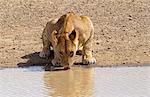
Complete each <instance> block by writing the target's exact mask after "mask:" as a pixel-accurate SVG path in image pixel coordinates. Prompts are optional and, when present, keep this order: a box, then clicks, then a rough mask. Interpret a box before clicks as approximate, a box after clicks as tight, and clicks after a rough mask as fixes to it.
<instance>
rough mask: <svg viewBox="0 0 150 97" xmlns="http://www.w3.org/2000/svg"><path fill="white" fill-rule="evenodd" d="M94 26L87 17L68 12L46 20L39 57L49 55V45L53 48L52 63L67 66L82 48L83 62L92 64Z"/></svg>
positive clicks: (93, 60)
mask: <svg viewBox="0 0 150 97" xmlns="http://www.w3.org/2000/svg"><path fill="white" fill-rule="evenodd" d="M93 35H94V27H93V24H92V22H91V20H90V18H89V17H87V16H79V15H77V14H75V13H73V12H69V13H67V14H65V15H63V16H61V17H60V18H59V19H53V20H52V21H50V22H48V23H47V25H46V27H45V28H44V31H43V35H42V40H43V51H42V52H41V53H40V56H41V57H46V56H47V55H49V50H50V47H52V48H53V49H54V59H53V60H52V64H53V65H62V66H64V67H69V66H71V65H72V64H73V63H74V56H75V54H76V51H77V50H78V49H79V48H82V47H83V49H82V54H83V55H82V56H83V57H82V61H83V64H94V63H95V62H96V60H95V58H94V57H93V56H92V40H93Z"/></svg>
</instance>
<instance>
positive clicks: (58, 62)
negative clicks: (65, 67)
mask: <svg viewBox="0 0 150 97" xmlns="http://www.w3.org/2000/svg"><path fill="white" fill-rule="evenodd" d="M52 64H53V66H61V62H60V61H59V60H56V59H53V60H52Z"/></svg>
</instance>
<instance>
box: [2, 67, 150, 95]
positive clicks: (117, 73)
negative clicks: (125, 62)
mask: <svg viewBox="0 0 150 97" xmlns="http://www.w3.org/2000/svg"><path fill="white" fill-rule="evenodd" d="M0 97H150V67H130V68H128V67H122V68H83V67H73V68H72V69H70V70H67V71H52V72H45V71H44V70H43V68H41V67H32V68H12V69H10V68H8V69H1V70H0Z"/></svg>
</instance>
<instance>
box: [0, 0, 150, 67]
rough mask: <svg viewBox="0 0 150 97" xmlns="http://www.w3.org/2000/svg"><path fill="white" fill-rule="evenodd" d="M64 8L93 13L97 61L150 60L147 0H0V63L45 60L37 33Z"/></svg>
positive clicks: (132, 62) (11, 64)
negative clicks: (40, 52)
mask: <svg viewBox="0 0 150 97" xmlns="http://www.w3.org/2000/svg"><path fill="white" fill-rule="evenodd" d="M68 11H74V12H77V13H78V14H80V15H88V16H90V17H91V19H92V21H93V23H94V27H95V36H94V43H93V48H94V56H95V57H96V59H97V65H100V66H109V65H111V66H114V65H128V64H130V65H137V64H139V65H143V64H149V63H150V32H149V31H150V1H149V0H61V1H60V0H0V66H1V67H15V66H17V64H21V65H22V64H25V65H29V64H33V65H36V64H44V63H45V62H47V60H44V59H40V58H39V57H38V52H39V51H41V48H42V42H41V39H40V38H41V34H42V30H43V28H44V26H45V24H46V22H47V21H49V20H50V19H51V18H55V17H59V16H61V15H62V14H65V13H66V12H68Z"/></svg>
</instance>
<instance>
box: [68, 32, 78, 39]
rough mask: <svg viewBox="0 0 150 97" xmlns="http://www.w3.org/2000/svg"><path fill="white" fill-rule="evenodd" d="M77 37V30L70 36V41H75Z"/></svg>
mask: <svg viewBox="0 0 150 97" xmlns="http://www.w3.org/2000/svg"><path fill="white" fill-rule="evenodd" d="M76 37H77V33H76V31H75V30H73V31H72V32H71V33H70V34H69V38H70V40H72V41H74V40H75V39H76Z"/></svg>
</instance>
